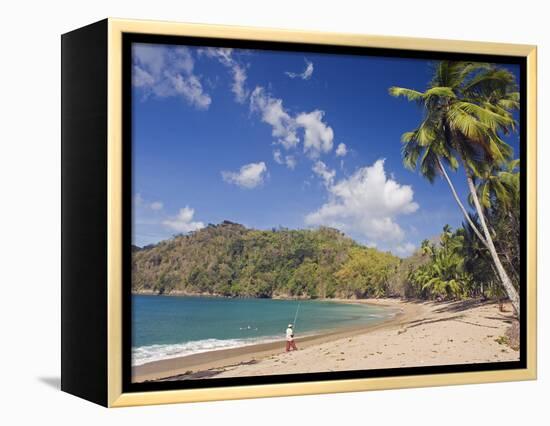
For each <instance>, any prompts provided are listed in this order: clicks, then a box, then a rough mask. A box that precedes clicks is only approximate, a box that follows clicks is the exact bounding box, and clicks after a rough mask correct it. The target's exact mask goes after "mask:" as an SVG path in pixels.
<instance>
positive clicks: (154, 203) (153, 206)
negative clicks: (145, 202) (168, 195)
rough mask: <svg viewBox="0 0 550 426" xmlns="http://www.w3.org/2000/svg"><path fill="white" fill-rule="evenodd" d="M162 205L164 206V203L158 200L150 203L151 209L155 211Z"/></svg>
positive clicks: (160, 208)
mask: <svg viewBox="0 0 550 426" xmlns="http://www.w3.org/2000/svg"><path fill="white" fill-rule="evenodd" d="M163 207H164V204H162V202H160V201H153V202H152V203H151V204H150V208H151V210H155V211H158V210H162V208H163Z"/></svg>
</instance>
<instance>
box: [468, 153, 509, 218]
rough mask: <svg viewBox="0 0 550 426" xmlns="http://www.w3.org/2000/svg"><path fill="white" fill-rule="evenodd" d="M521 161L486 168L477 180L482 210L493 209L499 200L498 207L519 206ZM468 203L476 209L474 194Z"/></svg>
mask: <svg viewBox="0 0 550 426" xmlns="http://www.w3.org/2000/svg"><path fill="white" fill-rule="evenodd" d="M518 167H519V160H512V161H509V162H506V163H503V164H499V165H491V166H490V167H486V168H485V169H484V170H483V171H482V172H481V173H480V178H479V179H476V181H477V182H476V183H477V185H476V192H477V197H478V199H479V202H480V204H481V208H482V209H483V211H484V212H486V211H488V210H490V209H491V208H492V207H493V204H494V201H495V200H498V206H499V207H500V208H504V209H511V208H513V207H514V206H516V205H519V172H518V171H516V169H517V168H518ZM468 202H469V203H470V205H471V206H472V207H474V200H473V196H472V194H469V195H468Z"/></svg>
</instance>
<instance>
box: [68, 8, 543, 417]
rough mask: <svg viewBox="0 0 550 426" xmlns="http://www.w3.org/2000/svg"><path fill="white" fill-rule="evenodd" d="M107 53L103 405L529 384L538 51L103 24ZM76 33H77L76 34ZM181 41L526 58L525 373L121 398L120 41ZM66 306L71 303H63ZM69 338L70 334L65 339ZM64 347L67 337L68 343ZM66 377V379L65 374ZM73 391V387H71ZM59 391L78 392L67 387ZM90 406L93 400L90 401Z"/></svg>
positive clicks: (532, 372) (533, 370)
mask: <svg viewBox="0 0 550 426" xmlns="http://www.w3.org/2000/svg"><path fill="white" fill-rule="evenodd" d="M103 22H104V24H103V27H102V30H101V31H103V32H104V30H105V29H106V46H107V58H106V63H107V69H106V82H107V93H106V100H107V118H106V120H107V126H106V137H107V145H106V179H107V181H106V186H107V188H106V209H107V210H106V243H107V246H106V254H107V256H106V278H107V283H106V291H107V294H106V309H105V312H106V335H105V337H106V353H105V355H106V374H107V375H106V378H105V380H106V382H105V383H104V384H106V400H104V401H103V403H104V405H106V406H109V407H124V406H135V405H147V404H168V403H180V402H195V401H214V400H228V399H242V398H260V397H276V396H290V395H305V394H321V393H336V392H356V391H367V390H380V389H395V388H412V387H426V386H442V385H459V384H469V383H490V382H501V381H512V380H533V379H536V375H537V366H536V364H537V342H536V336H537V333H536V326H537V325H536V318H537V313H536V309H537V307H536V303H537V301H536V281H537V263H536V262H537V260H536V259H537V227H536V226H537V223H536V221H537V213H536V212H537V199H536V197H537V195H536V194H537V192H536V191H537V188H536V186H537V177H536V176H537V173H536V163H537V153H536V132H537V119H536V108H537V100H536V96H537V86H536V84H537V83H536V79H537V50H536V47H535V46H531V45H518V44H504V43H486V42H471V41H452V40H437V39H422V38H405V37H390V36H370V35H360V34H336V33H324V32H312V31H291V30H281V29H262V28H253V27H237V26H223V25H203V24H183V23H173V22H155V21H140V20H126V19H113V18H109V19H107V20H106V21H103ZM77 31H78V30H77ZM125 33H132V34H147V35H165V36H187V37H203V38H219V39H228V40H230V39H235V40H250V41H266V42H284V43H308V44H315V45H332V46H352V47H371V48H382V49H402V50H413V51H414V50H416V51H429V52H432V51H433V52H445V53H459V54H460V53H464V54H485V55H503V56H514V57H521V58H525V60H526V63H527V87H526V95H527V101H526V106H527V116H526V136H527V152H526V153H525V155H526V156H527V162H528V164H529V169H528V173H527V194H526V196H527V217H526V218H525V219H524V220H526V221H527V259H525V260H524V261H526V262H527V264H526V268H527V283H526V287H525V295H526V304H527V314H526V319H527V330H528V333H527V336H526V343H527V345H526V350H527V352H526V353H527V358H526V368H521V369H513V370H494V371H472V372H460V373H444V374H428V375H408V376H398V377H375V378H365V379H343V380H327V381H316V382H293V383H284V384H262V385H246V386H244V385H243V386H231V387H215V388H200V389H182V390H162V391H147V392H124V391H123V347H122V344H123V343H122V334H123V330H122V327H123V325H122V324H123V314H122V303H123V300H122V295H123V290H122V289H123V283H122V276H123V270H122V268H123V255H122V253H123V250H122V248H123V226H124V224H123V216H122V206H123V199H122V194H123V170H122V164H123V150H122V132H123V124H122V113H123V109H122V96H123V90H122V85H123V73H122V63H123V49H122V48H123V34H125ZM66 300H67V303H69V302H70V300H69V296H67V298H66ZM67 335H69V332H67ZM67 339H70V337H67ZM67 374H70V373H67ZM75 386H76V385H75ZM65 388H66V389H65V390H67V391H69V392H71V393H75V394H78V391H76V390H75V389H76V388H74V389H71V386H69V385H67V386H65ZM84 397H86V396H84ZM90 399H91V398H90Z"/></svg>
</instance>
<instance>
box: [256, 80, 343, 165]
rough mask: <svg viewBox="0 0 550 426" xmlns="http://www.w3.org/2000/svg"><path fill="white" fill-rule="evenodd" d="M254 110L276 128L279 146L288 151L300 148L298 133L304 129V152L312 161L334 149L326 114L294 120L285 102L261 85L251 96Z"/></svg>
mask: <svg viewBox="0 0 550 426" xmlns="http://www.w3.org/2000/svg"><path fill="white" fill-rule="evenodd" d="M250 109H251V110H252V111H254V112H258V113H260V114H261V117H262V121H263V122H264V123H267V124H269V125H270V126H271V128H272V131H271V134H272V136H273V137H274V138H276V140H275V143H277V144H280V145H282V146H283V147H284V148H285V149H287V150H288V149H291V148H296V147H297V146H298V144H299V142H300V139H299V137H298V130H299V129H303V131H304V148H303V149H304V152H305V153H306V154H307V155H308V156H309V157H310V158H312V159H316V158H319V157H320V155H321V154H323V153H327V152H330V151H331V150H332V147H333V140H334V132H333V130H332V128H331V127H330V126H328V125H327V124H326V123H324V122H323V118H324V114H325V113H324V112H323V111H320V110H314V111H312V112H302V113H300V114H298V115H296V116H295V117H292V116H291V115H290V114H289V113H288V111H287V110H286V109H285V108H284V106H283V100H282V99H279V98H274V97H272V96H271V95H269V94H267V93H266V92H265V89H264V88H263V87H259V86H258V87H256V88H255V89H254V91H253V92H252V94H251V95H250Z"/></svg>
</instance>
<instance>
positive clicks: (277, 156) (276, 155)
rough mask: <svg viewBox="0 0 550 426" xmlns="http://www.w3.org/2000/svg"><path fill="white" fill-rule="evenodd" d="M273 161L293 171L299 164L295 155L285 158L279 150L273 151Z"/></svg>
mask: <svg viewBox="0 0 550 426" xmlns="http://www.w3.org/2000/svg"><path fill="white" fill-rule="evenodd" d="M273 160H275V162H276V163H277V164H284V165H285V166H287V167H288V168H289V169H291V170H294V168H295V167H296V165H297V164H298V161H297V160H296V158H295V157H294V156H293V155H285V156H283V154H282V153H281V151H280V150H279V149H276V150H275V151H273Z"/></svg>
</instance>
